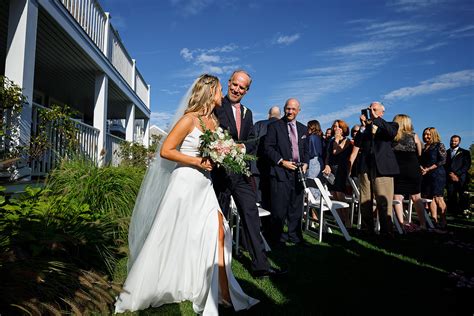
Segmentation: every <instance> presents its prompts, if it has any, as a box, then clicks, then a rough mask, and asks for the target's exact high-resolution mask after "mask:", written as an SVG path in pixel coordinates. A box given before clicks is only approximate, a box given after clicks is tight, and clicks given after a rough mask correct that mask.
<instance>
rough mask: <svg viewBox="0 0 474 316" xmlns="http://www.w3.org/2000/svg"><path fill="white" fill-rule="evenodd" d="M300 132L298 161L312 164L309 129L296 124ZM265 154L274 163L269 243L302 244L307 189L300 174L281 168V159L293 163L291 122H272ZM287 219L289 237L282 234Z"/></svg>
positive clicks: (271, 180)
mask: <svg viewBox="0 0 474 316" xmlns="http://www.w3.org/2000/svg"><path fill="white" fill-rule="evenodd" d="M295 123H296V128H297V131H298V152H299V158H300V159H299V162H302V163H306V164H308V163H309V152H308V145H307V141H306V126H304V125H303V124H301V123H300V122H295ZM264 146H265V155H266V156H267V158H268V159H269V160H270V161H271V167H270V187H271V202H270V205H271V207H270V209H271V213H272V229H271V233H270V234H271V236H269V237H270V241H271V242H273V243H277V242H279V241H290V242H294V243H301V242H303V234H302V232H301V218H302V215H303V197H304V188H303V185H302V184H301V183H300V182H299V177H298V173H297V171H292V170H289V169H286V168H284V167H282V166H281V165H279V162H280V161H281V160H287V161H292V160H293V159H292V148H291V141H290V136H289V131H288V120H287V119H286V118H285V117H284V118H282V119H281V120H278V121H276V122H273V123H271V124H270V125H269V126H268V131H267V135H266V137H265V144H264ZM285 219H287V220H288V234H286V233H285V234H283V226H284V223H285Z"/></svg>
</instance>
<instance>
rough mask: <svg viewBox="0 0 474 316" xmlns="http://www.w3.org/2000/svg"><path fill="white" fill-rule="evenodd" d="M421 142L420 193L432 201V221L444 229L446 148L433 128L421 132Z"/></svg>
mask: <svg viewBox="0 0 474 316" xmlns="http://www.w3.org/2000/svg"><path fill="white" fill-rule="evenodd" d="M423 141H424V142H425V148H423V151H422V153H421V174H422V175H423V181H422V184H421V192H422V195H423V196H425V197H427V198H429V199H432V200H433V201H432V202H431V203H430V211H431V216H432V217H433V219H434V221H435V222H436V223H437V224H438V226H439V227H440V228H446V203H445V202H444V197H443V196H444V188H445V186H446V171H445V170H444V164H445V163H446V147H445V146H444V144H443V143H441V137H440V136H439V134H438V131H437V130H436V128H434V127H427V128H425V129H424V130H423ZM438 211H439V212H438ZM438 213H439V215H440V220H439V221H438Z"/></svg>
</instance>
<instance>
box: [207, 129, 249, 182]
mask: <svg viewBox="0 0 474 316" xmlns="http://www.w3.org/2000/svg"><path fill="white" fill-rule="evenodd" d="M200 139H201V145H200V146H199V152H200V153H201V157H203V158H209V159H211V160H212V161H213V162H214V163H215V164H216V165H217V166H218V167H223V168H224V169H226V170H227V171H229V172H233V173H240V174H245V175H247V176H250V175H251V173H250V170H249V168H248V166H247V163H246V162H247V161H250V160H255V159H256V157H255V156H253V155H248V154H246V153H245V148H242V147H240V146H238V144H237V143H236V142H235V141H234V140H233V139H232V136H231V135H230V134H229V131H227V130H223V129H222V128H221V127H218V128H217V130H216V131H214V132H213V131H211V130H209V129H204V133H203V134H202V135H201V137H200Z"/></svg>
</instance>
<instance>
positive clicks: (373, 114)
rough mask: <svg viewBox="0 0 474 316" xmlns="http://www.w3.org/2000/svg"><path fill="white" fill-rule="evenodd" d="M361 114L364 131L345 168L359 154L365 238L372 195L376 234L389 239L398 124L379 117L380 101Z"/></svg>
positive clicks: (370, 221)
mask: <svg viewBox="0 0 474 316" xmlns="http://www.w3.org/2000/svg"><path fill="white" fill-rule="evenodd" d="M361 112H362V113H361V116H360V121H361V123H362V125H363V126H365V129H364V131H363V132H359V133H358V134H357V135H356V137H355V139H354V148H353V150H352V153H351V156H350V158H349V168H352V165H353V164H354V161H355V159H356V157H357V154H358V153H359V151H360V156H359V160H358V169H359V170H358V171H357V174H358V176H359V180H360V203H361V208H360V209H361V213H362V230H363V231H364V232H365V233H366V234H369V235H372V234H373V233H374V216H373V199H372V195H374V197H375V201H376V203H377V209H378V212H379V219H380V234H381V235H390V236H391V235H392V221H391V217H392V201H393V189H394V188H393V176H394V175H396V174H398V173H399V168H398V163H397V160H396V158H395V154H394V153H393V150H392V141H393V139H394V138H395V136H396V135H397V132H398V124H397V123H395V122H387V121H385V120H384V119H383V118H382V117H383V115H384V112H385V107H384V106H383V105H382V103H380V102H372V103H371V104H370V106H369V107H368V108H367V109H363V110H362V111H361Z"/></svg>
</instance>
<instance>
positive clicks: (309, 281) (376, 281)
mask: <svg viewBox="0 0 474 316" xmlns="http://www.w3.org/2000/svg"><path fill="white" fill-rule="evenodd" d="M448 220H450V221H449V222H450V223H453V225H451V226H450V233H448V234H437V233H425V234H420V233H412V234H408V235H398V236H396V237H395V239H394V240H388V241H387V240H385V241H381V240H377V239H359V238H354V239H353V240H352V241H351V242H346V241H345V239H344V238H343V237H342V235H340V234H338V233H334V234H326V235H325V236H324V239H323V240H324V242H323V243H318V242H317V240H316V239H314V238H312V237H310V236H308V235H306V236H305V238H306V240H307V241H308V243H309V244H310V246H308V247H299V246H287V247H283V248H281V249H274V250H273V251H272V252H271V253H270V254H269V256H270V258H271V260H272V261H273V262H275V263H276V264H279V265H286V266H288V269H289V274H288V276H287V277H285V278H282V279H278V280H270V279H262V280H256V279H254V278H252V277H251V276H250V274H249V272H248V271H247V269H246V267H248V266H249V258H248V257H247V256H244V257H242V258H241V259H239V260H235V259H234V260H233V264H232V268H233V271H234V274H235V276H236V278H237V279H238V281H239V283H240V285H241V286H242V288H243V289H244V290H245V291H246V293H247V294H249V295H251V296H253V297H255V298H258V299H259V300H260V301H261V303H260V304H258V305H257V306H255V307H254V308H253V309H252V310H250V311H247V312H244V313H239V314H245V315H246V314H249V315H359V314H379V315H386V314H398V315H412V314H415V313H421V314H420V315H457V314H458V315H472V314H473V312H474V303H473V302H474V299H473V298H474V289H473V288H472V287H471V288H469V286H473V285H474V279H471V280H470V282H469V279H470V278H472V277H474V238H473V236H474V221H473V220H463V219H453V218H451V219H448ZM125 266H126V259H124V260H123V261H122V262H121V264H120V265H119V269H118V271H117V273H116V276H115V280H116V281H117V282H123V280H124V279H125V275H126V272H125V270H126V269H125ZM462 275H464V276H465V277H467V279H468V280H467V282H465V281H466V280H465V279H462V277H461V276H462ZM221 314H222V315H232V314H235V313H234V312H232V311H231V310H224V309H223V310H221ZM124 315H194V313H193V310H192V306H191V303H189V302H184V303H181V304H172V305H167V306H163V307H160V308H149V309H147V310H146V311H141V312H136V313H128V314H124Z"/></svg>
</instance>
